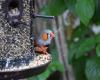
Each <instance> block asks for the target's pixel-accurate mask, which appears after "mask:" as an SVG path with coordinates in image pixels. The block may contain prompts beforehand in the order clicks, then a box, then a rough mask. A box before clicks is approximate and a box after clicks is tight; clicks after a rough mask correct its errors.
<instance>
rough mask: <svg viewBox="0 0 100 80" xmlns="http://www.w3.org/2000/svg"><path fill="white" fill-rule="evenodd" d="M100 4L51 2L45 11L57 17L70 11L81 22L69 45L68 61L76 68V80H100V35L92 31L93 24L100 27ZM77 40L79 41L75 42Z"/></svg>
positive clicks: (93, 1)
mask: <svg viewBox="0 0 100 80" xmlns="http://www.w3.org/2000/svg"><path fill="white" fill-rule="evenodd" d="M99 4H100V1H99V0H50V3H48V5H47V6H46V7H45V8H44V9H43V11H44V12H45V13H46V14H48V15H55V16H58V15H61V14H62V13H63V12H64V11H66V10H67V9H69V10H71V11H72V12H73V13H74V14H75V15H77V16H78V17H79V19H80V21H81V25H80V26H79V27H78V28H76V29H74V31H73V35H72V39H71V40H70V41H69V42H70V43H68V48H69V55H68V59H69V63H71V64H72V65H73V66H74V67H73V68H74V72H75V76H76V80H100V34H98V35H96V34H94V33H93V31H92V30H91V24H96V23H98V22H99V23H98V24H99V25H100V15H99V14H100V5H99ZM75 38H78V40H77V41H75V40H74V39H75ZM93 50H94V52H93ZM53 55H54V54H53ZM54 63H56V62H54ZM52 65H54V64H52ZM54 66H59V65H58V64H57V65H54ZM52 68H53V67H52ZM55 68H57V67H55ZM53 69H54V68H53ZM53 69H52V70H53ZM58 69H59V70H60V68H58ZM54 70H55V69H54Z"/></svg>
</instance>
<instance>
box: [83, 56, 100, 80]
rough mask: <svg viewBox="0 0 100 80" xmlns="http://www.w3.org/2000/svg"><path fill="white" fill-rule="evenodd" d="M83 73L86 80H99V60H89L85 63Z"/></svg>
mask: <svg viewBox="0 0 100 80" xmlns="http://www.w3.org/2000/svg"><path fill="white" fill-rule="evenodd" d="M85 73H86V76H87V79H88V80H100V58H98V57H95V58H92V59H89V60H88V61H87V62H86V69H85Z"/></svg>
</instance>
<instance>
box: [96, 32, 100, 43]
mask: <svg viewBox="0 0 100 80" xmlns="http://www.w3.org/2000/svg"><path fill="white" fill-rule="evenodd" d="M96 42H97V43H100V34H98V35H96Z"/></svg>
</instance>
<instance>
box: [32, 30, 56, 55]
mask: <svg viewBox="0 0 100 80" xmlns="http://www.w3.org/2000/svg"><path fill="white" fill-rule="evenodd" d="M54 37H55V34H54V32H53V31H51V30H49V29H45V30H43V31H42V32H40V34H39V35H38V37H37V38H36V39H34V41H33V44H34V50H35V52H38V53H41V54H48V51H47V49H48V46H49V45H50V44H51V43H52V40H53V39H54Z"/></svg>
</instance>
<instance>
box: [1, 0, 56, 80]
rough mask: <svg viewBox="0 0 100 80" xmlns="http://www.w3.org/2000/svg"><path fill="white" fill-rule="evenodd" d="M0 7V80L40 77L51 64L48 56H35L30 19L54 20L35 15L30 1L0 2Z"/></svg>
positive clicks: (32, 2)
mask: <svg viewBox="0 0 100 80" xmlns="http://www.w3.org/2000/svg"><path fill="white" fill-rule="evenodd" d="M0 6H1V7H0V80H15V79H23V78H27V77H31V76H36V75H38V74H40V73H42V72H43V71H44V70H45V69H46V68H47V66H48V65H49V64H50V62H51V55H50V54H47V55H44V54H41V55H38V54H37V53H35V52H34V46H33V43H32V39H31V37H32V35H34V34H33V32H32V30H33V27H32V25H33V19H34V20H35V18H48V19H53V18H54V17H53V16H45V15H39V14H36V13H34V12H33V11H32V9H33V8H34V1H33V0H0ZM30 21H31V22H30Z"/></svg>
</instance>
